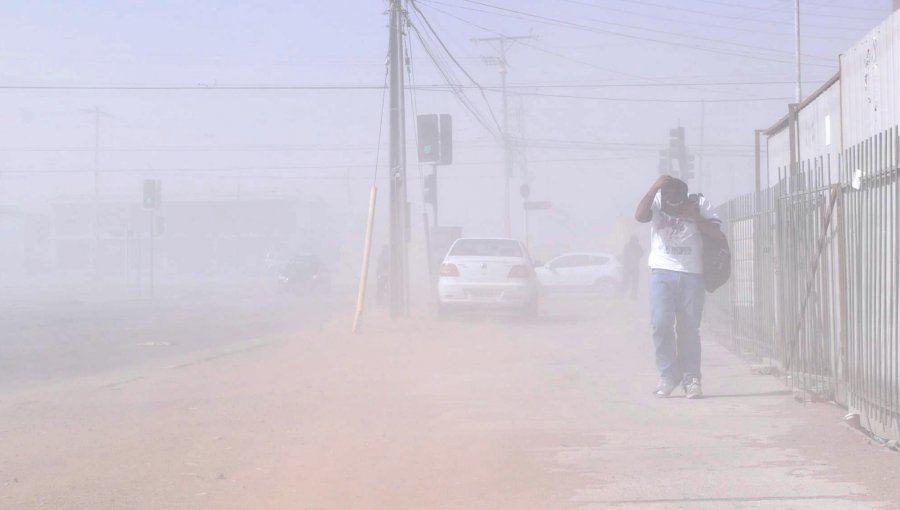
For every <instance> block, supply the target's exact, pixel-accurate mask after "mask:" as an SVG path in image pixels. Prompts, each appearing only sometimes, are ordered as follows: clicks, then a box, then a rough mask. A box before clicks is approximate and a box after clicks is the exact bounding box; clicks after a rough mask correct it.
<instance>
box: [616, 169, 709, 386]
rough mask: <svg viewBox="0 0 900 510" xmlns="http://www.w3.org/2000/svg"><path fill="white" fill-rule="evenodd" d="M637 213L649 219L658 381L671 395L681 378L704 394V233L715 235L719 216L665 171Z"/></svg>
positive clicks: (704, 201) (638, 219)
mask: <svg viewBox="0 0 900 510" xmlns="http://www.w3.org/2000/svg"><path fill="white" fill-rule="evenodd" d="M634 217H635V219H636V220H637V221H639V222H641V223H650V244H651V246H650V257H649V265H650V309H651V323H652V326H653V343H654V346H655V349H656V368H657V370H658V371H659V382H658V383H657V385H656V391H655V392H654V394H655V395H656V396H657V397H661V398H665V397H668V396H669V395H670V394H671V393H672V391H673V390H674V389H675V387H676V386H678V384H679V383H680V384H681V386H682V388H683V389H684V392H685V395H686V396H687V398H700V397H702V396H703V391H702V389H701V387H700V379H701V375H700V318H701V317H702V315H703V301H704V298H705V294H704V293H705V291H706V290H705V287H704V279H703V236H704V235H707V236H717V235H720V232H719V218H718V216H717V215H716V213H715V212H714V211H713V209H712V206H711V205H710V203H709V202H708V201H707V200H706V198H705V197H703V195H688V186H687V184H686V183H685V182H684V181H681V180H679V179H675V178H674V177H671V176H668V175H664V176H662V177H660V178H659V179H657V181H656V182H655V183H653V186H651V187H650V190H649V191H647V194H646V195H645V196H644V198H643V199H642V200H641V202H640V203H639V204H638V207H637V210H636V211H635V214H634Z"/></svg>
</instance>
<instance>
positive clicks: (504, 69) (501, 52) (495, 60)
mask: <svg viewBox="0 0 900 510" xmlns="http://www.w3.org/2000/svg"><path fill="white" fill-rule="evenodd" d="M526 39H534V36H530V35H519V36H505V35H504V36H500V37H481V38H477V39H472V42H474V43H476V44H478V43H480V42H484V43H498V45H499V46H498V56H497V57H490V58H486V59H485V62H487V63H488V64H489V65H496V66H497V67H498V68H499V70H500V90H501V92H502V95H503V106H502V107H503V113H502V123H503V125H502V126H501V128H502V129H503V133H502V134H503V172H504V180H505V190H504V207H505V209H504V219H505V226H506V236H507V237H512V227H511V225H510V223H511V221H510V215H511V210H510V184H511V180H512V174H513V146H512V138H511V137H510V136H509V99H508V97H507V93H506V75H507V74H508V71H509V65H508V61H507V59H506V54H507V51H508V50H509V48H510V47H511V46H512V45H513V44H514V43H515V42H516V41H521V40H526Z"/></svg>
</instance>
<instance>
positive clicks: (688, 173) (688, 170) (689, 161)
mask: <svg viewBox="0 0 900 510" xmlns="http://www.w3.org/2000/svg"><path fill="white" fill-rule="evenodd" d="M681 173H682V176H683V177H684V178H685V179H693V178H694V177H695V174H694V155H693V154H688V155H686V156H685V158H684V168H683V169H682V170H681Z"/></svg>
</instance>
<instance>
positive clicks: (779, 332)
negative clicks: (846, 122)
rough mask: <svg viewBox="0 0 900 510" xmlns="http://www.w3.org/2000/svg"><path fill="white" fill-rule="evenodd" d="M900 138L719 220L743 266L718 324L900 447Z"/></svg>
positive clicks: (801, 170)
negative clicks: (899, 444) (899, 298)
mask: <svg viewBox="0 0 900 510" xmlns="http://www.w3.org/2000/svg"><path fill="white" fill-rule="evenodd" d="M898 202H900V129H898V128H897V127H894V128H891V129H889V130H887V131H885V132H882V133H880V134H878V135H876V136H873V137H871V138H869V139H868V140H865V141H863V142H862V143H860V144H858V145H855V146H853V147H850V148H846V149H845V150H843V151H842V152H840V153H839V154H837V155H834V156H832V155H823V156H819V157H817V158H815V159H812V160H806V161H803V162H802V163H801V164H799V165H797V166H795V168H794V169H790V168H785V169H782V170H781V171H780V172H779V181H778V183H777V184H776V185H775V186H773V187H772V188H769V189H767V190H764V191H761V192H758V193H754V194H750V195H746V196H743V197H740V198H737V199H735V200H732V201H730V202H728V203H726V204H724V205H722V206H721V207H720V208H719V214H720V216H721V217H722V219H723V229H725V232H726V234H727V235H728V237H729V239H730V242H731V247H732V255H733V271H732V278H731V281H730V282H729V285H728V286H727V289H722V290H720V291H719V292H717V293H716V294H715V295H713V296H712V299H711V303H710V305H711V306H710V307H709V311H708V314H709V316H710V319H711V322H713V323H718V324H719V325H727V329H728V330H730V331H729V332H728V333H726V334H725V335H722V336H721V338H722V339H723V343H725V344H726V345H727V346H728V347H729V348H730V349H732V350H733V351H734V352H736V353H738V354H740V355H741V356H743V357H745V358H746V359H749V360H753V361H756V362H759V363H764V364H771V365H773V366H776V367H778V368H779V369H780V370H781V372H782V373H783V374H784V375H785V376H786V378H787V379H788V381H789V383H790V384H791V385H792V386H793V387H795V388H799V389H802V390H804V391H807V392H809V393H812V394H815V395H817V396H818V397H819V398H822V399H825V400H831V401H835V402H838V403H840V404H842V405H845V406H847V407H848V408H849V409H850V410H851V411H852V412H855V413H858V414H859V415H860V420H861V422H862V424H863V426H865V427H866V428H867V429H869V430H870V431H872V432H873V433H875V434H877V435H879V436H881V437H886V438H892V439H900V379H898V372H900V338H898V330H900V313H898V309H900V301H898V294H900V281H898V280H900V246H898V240H900V239H898V238H900V210H898V207H897V205H898Z"/></svg>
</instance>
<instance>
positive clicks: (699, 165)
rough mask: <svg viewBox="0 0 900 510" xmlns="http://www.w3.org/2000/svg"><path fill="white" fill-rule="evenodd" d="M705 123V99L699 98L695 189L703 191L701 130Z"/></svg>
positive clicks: (702, 141) (702, 142) (702, 139)
mask: <svg viewBox="0 0 900 510" xmlns="http://www.w3.org/2000/svg"><path fill="white" fill-rule="evenodd" d="M705 124H706V101H705V100H703V99H701V100H700V151H699V154H697V190H698V191H701V192H702V191H704V189H703V188H704V186H703V179H704V178H705V177H706V176H705V175H704V174H703V149H705V147H704V143H705V142H704V138H703V131H704V129H703V128H704V125H705Z"/></svg>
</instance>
